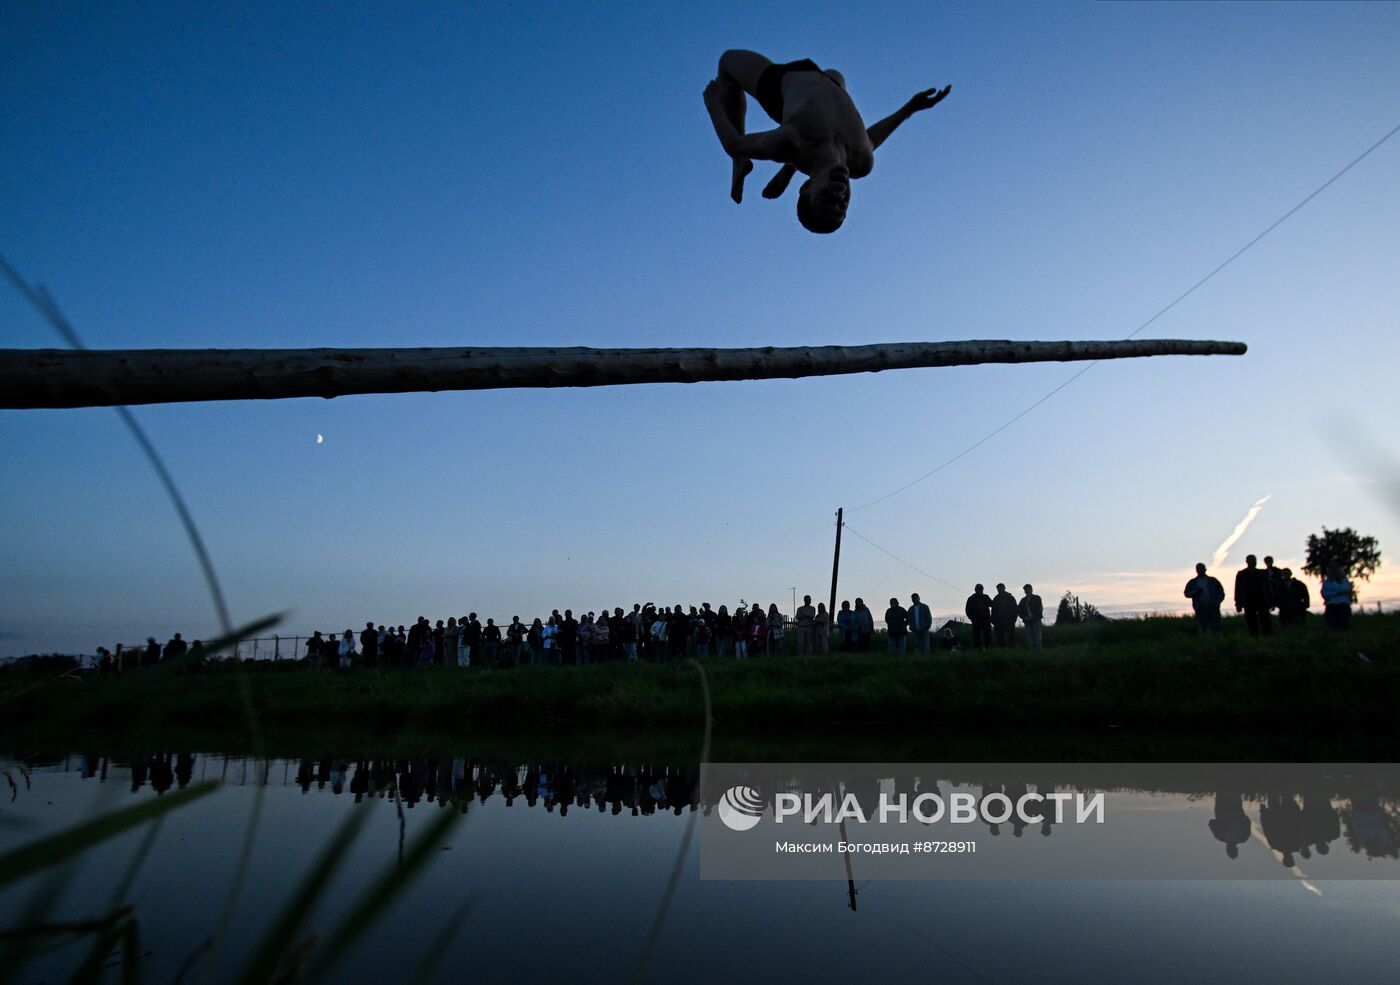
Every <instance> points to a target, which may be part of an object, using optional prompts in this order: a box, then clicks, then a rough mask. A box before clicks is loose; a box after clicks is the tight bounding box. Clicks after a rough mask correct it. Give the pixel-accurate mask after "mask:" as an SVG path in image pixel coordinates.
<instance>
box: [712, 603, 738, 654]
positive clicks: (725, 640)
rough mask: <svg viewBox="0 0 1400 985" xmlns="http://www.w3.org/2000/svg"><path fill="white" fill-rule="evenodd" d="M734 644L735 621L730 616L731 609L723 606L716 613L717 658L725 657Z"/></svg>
mask: <svg viewBox="0 0 1400 985" xmlns="http://www.w3.org/2000/svg"><path fill="white" fill-rule="evenodd" d="M733 644H734V619H733V617H731V616H730V615H729V607H728V606H727V605H722V606H720V607H719V611H718V612H717V613H715V656H717V657H722V656H724V655H725V654H726V653H728V652H729V648H730V646H732V645H733Z"/></svg>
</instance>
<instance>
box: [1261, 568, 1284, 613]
mask: <svg viewBox="0 0 1400 985" xmlns="http://www.w3.org/2000/svg"><path fill="white" fill-rule="evenodd" d="M1286 580H1287V579H1285V578H1284V576H1283V570H1282V569H1281V568H1275V567H1274V559H1273V558H1271V557H1265V558H1264V583H1265V584H1266V585H1268V586H1269V608H1270V609H1277V610H1278V621H1279V622H1280V623H1282V622H1283V610H1284V602H1285V601H1286V599H1287V596H1288V591H1287V589H1286V588H1285V587H1284V583H1285V581H1286Z"/></svg>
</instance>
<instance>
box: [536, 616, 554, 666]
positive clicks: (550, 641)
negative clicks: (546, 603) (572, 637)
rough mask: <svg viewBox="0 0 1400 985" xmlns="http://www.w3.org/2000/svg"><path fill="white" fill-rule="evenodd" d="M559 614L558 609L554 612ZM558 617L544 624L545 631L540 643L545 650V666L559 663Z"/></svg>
mask: <svg viewBox="0 0 1400 985" xmlns="http://www.w3.org/2000/svg"><path fill="white" fill-rule="evenodd" d="M554 611H555V613H556V614H557V613H558V611H559V610H558V609H555V610H554ZM556 620H557V615H554V616H550V617H549V622H547V623H545V624H544V629H543V630H541V631H540V642H541V645H542V646H543V648H544V662H545V664H547V665H548V664H557V663H558V662H559V623H558V622H557V621H556Z"/></svg>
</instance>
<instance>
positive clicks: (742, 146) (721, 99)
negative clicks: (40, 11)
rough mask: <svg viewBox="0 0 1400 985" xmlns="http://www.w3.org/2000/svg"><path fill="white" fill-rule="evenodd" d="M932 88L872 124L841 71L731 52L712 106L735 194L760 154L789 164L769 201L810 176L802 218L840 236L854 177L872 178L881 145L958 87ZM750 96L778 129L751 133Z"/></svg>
mask: <svg viewBox="0 0 1400 985" xmlns="http://www.w3.org/2000/svg"><path fill="white" fill-rule="evenodd" d="M952 88H953V87H952V86H944V87H943V88H942V89H936V88H935V89H925V90H924V91H923V92H919V93H915V94H914V96H913V97H912V98H911V99H910V100H909V101H908V102H907V103H905V104H904V105H903V106H901V107H900V108H899V109H898V110H896V111H895V112H894V113H892V114H890V115H889V116H887V117H885V118H884V119H883V120H881V121H880V122H879V123H876V124H874V125H873V126H870V127H867V126H866V125H865V122H864V121H863V120H862V119H861V118H860V113H859V112H858V111H857V110H856V106H855V103H853V102H851V97H850V96H848V95H847V94H846V80H845V78H843V77H842V75H841V73H840V72H838V71H836V70H835V69H830V68H829V69H826V70H822V69H820V68H818V67H817V66H816V65H815V64H814V63H813V62H811V61H810V60H808V59H803V60H802V61H797V62H789V63H787V64H785V65H775V64H773V63H772V62H770V61H769V60H768V59H767V58H764V57H763V56H762V55H760V54H758V53H757V52H753V51H742V50H733V51H726V52H725V53H724V54H723V55H721V56H720V59H719V76H718V77H717V78H716V79H714V80H713V81H712V82H711V83H710V84H709V85H707V86H706V87H705V107H706V108H707V109H708V110H709V111H710V121H711V122H712V123H713V124H714V126H715V134H716V135H717V136H718V137H719V142H720V143H721V144H722V145H723V146H724V150H725V153H727V154H728V155H729V156H730V157H732V158H733V159H734V171H733V178H732V180H731V182H730V186H729V197H730V198H732V199H734V201H736V202H739V201H742V200H743V197H744V179H745V177H747V176H748V173H749V172H750V171H752V170H753V162H754V160H755V159H757V160H761V161H777V162H779V163H780V164H782V165H783V166H782V168H781V169H780V170H779V171H778V173H777V174H775V175H774V176H773V178H772V180H771V181H769V182H768V185H767V187H766V188H764V189H763V197H764V198H778V197H779V196H780V195H782V193H783V192H784V191H786V190H787V186H788V182H790V181H791V180H792V176H793V175H794V174H795V173H797V172H798V171H801V172H802V173H803V174H806V175H809V176H810V177H809V178H808V179H807V180H806V181H805V182H803V183H802V187H801V188H800V189H799V191H798V194H797V219H798V221H799V222H801V223H802V225H803V226H805V227H806V228H807V229H809V230H810V231H812V232H814V233H832V232H835V231H836V230H837V229H839V228H840V227H841V223H842V222H844V221H845V219H846V207H847V206H848V205H849V204H850V201H851V179H853V178H864V177H865V176H866V175H868V174H869V173H870V169H871V168H872V167H874V165H875V148H877V147H879V146H880V145H881V144H882V143H884V142H885V140H886V139H888V137H889V135H890V134H892V133H894V131H895V129H896V128H897V127H898V126H899V125H900V124H901V123H903V122H904V121H905V120H907V119H909V117H911V116H913V115H914V114H915V113H917V112H919V111H920V110H925V109H932V108H933V107H934V106H937V105H938V104H939V103H940V102H942V100H943V98H944V97H945V96H947V95H948V93H949V92H951V91H952ZM746 94H747V95H751V96H753V97H754V98H755V99H757V100H758V104H759V105H760V106H762V107H763V109H764V111H765V112H767V113H768V115H769V116H771V117H772V118H773V120H774V122H776V123H777V124H778V128H777V129H776V130H766V131H764V132H762V133H744V111H745V109H746V108H747V99H746Z"/></svg>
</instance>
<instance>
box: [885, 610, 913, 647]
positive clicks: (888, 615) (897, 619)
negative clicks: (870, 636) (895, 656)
mask: <svg viewBox="0 0 1400 985" xmlns="http://www.w3.org/2000/svg"><path fill="white" fill-rule="evenodd" d="M908 635H909V613H908V611H907V610H906V609H905V608H904V606H902V605H900V604H899V599H890V607H889V608H888V609H886V610H885V649H886V650H888V651H889V652H890V653H903V652H904V648H905V645H906V643H907V640H906V637H907V636H908Z"/></svg>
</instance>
